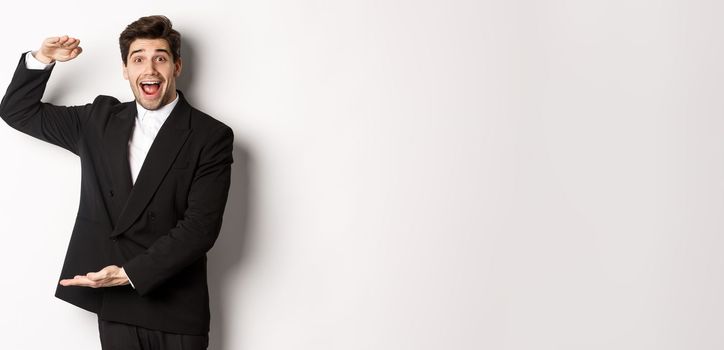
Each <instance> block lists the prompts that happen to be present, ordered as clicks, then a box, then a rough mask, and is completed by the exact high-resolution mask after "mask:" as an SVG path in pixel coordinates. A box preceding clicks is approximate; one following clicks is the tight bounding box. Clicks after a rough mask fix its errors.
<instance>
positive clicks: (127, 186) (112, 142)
mask: <svg viewBox="0 0 724 350" xmlns="http://www.w3.org/2000/svg"><path fill="white" fill-rule="evenodd" d="M135 116H136V104H135V102H127V103H123V104H121V105H119V106H118V107H117V110H116V111H115V113H114V114H113V115H112V116H111V118H110V120H109V122H108V127H107V128H106V130H105V135H104V138H103V144H104V147H105V153H106V155H107V159H108V161H109V163H110V164H109V168H110V170H111V175H110V176H111V181H112V183H113V190H112V192H111V196H112V197H113V200H114V201H115V203H116V204H117V205H118V207H121V208H122V207H123V206H124V205H125V203H126V201H127V200H128V195H129V193H130V192H131V187H132V186H133V184H132V179H131V170H130V167H129V165H128V140H130V138H131V132H132V131H133V125H134V122H135ZM113 219H116V218H113Z"/></svg>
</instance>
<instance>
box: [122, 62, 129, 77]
mask: <svg viewBox="0 0 724 350" xmlns="http://www.w3.org/2000/svg"><path fill="white" fill-rule="evenodd" d="M122 65H123V79H126V80H128V66H127V65H126V64H125V63H122Z"/></svg>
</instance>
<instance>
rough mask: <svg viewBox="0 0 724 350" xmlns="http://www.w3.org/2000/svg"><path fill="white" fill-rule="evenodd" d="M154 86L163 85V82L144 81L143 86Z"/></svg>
mask: <svg viewBox="0 0 724 350" xmlns="http://www.w3.org/2000/svg"><path fill="white" fill-rule="evenodd" d="M153 84H159V85H160V84H161V82H158V81H142V82H141V85H153Z"/></svg>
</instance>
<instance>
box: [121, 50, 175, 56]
mask: <svg viewBox="0 0 724 350" xmlns="http://www.w3.org/2000/svg"><path fill="white" fill-rule="evenodd" d="M143 51H145V49H138V50H133V51H131V54H130V55H128V56H129V57H130V56H133V55H134V54H137V53H139V52H143ZM156 52H165V53H166V54H167V55H168V54H169V53H168V50H166V49H156Z"/></svg>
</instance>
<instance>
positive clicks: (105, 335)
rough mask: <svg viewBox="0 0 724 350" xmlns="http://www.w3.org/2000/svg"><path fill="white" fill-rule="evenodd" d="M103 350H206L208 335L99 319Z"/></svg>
mask: <svg viewBox="0 0 724 350" xmlns="http://www.w3.org/2000/svg"><path fill="white" fill-rule="evenodd" d="M98 333H99V335H100V340H101V349H102V350H206V348H208V346H209V336H208V335H187V334H175V333H166V332H162V331H158V330H153V329H146V328H143V327H138V326H133V325H128V324H124V323H118V322H111V321H104V320H101V319H100V318H99V319H98Z"/></svg>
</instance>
